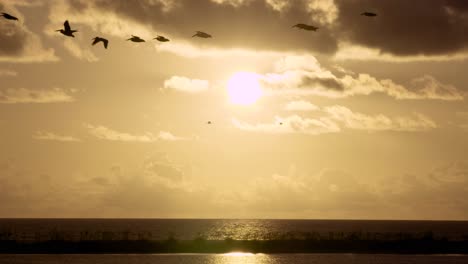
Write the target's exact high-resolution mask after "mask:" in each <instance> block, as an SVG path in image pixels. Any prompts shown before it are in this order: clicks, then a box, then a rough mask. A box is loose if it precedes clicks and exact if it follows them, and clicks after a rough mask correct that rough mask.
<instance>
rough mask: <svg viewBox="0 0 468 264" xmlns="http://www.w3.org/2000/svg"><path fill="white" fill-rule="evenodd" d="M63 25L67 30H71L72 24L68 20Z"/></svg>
mask: <svg viewBox="0 0 468 264" xmlns="http://www.w3.org/2000/svg"><path fill="white" fill-rule="evenodd" d="M63 27H64V28H65V31H71V28H70V24H69V23H68V20H66V21H65V23H63Z"/></svg>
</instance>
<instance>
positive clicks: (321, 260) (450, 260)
mask: <svg viewBox="0 0 468 264" xmlns="http://www.w3.org/2000/svg"><path fill="white" fill-rule="evenodd" d="M63 263H67V264H153V263H154V264H280V263H286V264H306V263H307V264H466V263H468V256H450V255H446V256H440V255H436V256H427V255H377V254H284V255H264V254H224V255H216V254H168V255H150V254H141V255H0V264H63Z"/></svg>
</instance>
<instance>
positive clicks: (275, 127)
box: [232, 115, 341, 135]
mask: <svg viewBox="0 0 468 264" xmlns="http://www.w3.org/2000/svg"><path fill="white" fill-rule="evenodd" d="M232 124H233V125H234V127H236V128H238V129H240V130H244V131H248V132H259V133H268V134H291V133H299V134H308V135H320V134H326V133H336V132H339V131H340V130H341V129H340V128H339V126H338V125H337V124H336V123H335V122H333V121H332V120H330V119H328V118H319V119H310V118H303V117H300V116H298V115H292V116H288V117H284V118H283V117H279V116H276V117H275V121H274V122H272V123H259V124H250V123H247V122H244V121H240V120H238V119H236V118H233V119H232Z"/></svg>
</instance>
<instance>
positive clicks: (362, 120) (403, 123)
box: [232, 106, 437, 135]
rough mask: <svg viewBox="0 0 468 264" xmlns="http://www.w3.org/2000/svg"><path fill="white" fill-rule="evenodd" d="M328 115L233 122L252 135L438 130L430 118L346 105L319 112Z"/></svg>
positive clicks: (327, 108)
mask: <svg viewBox="0 0 468 264" xmlns="http://www.w3.org/2000/svg"><path fill="white" fill-rule="evenodd" d="M316 110H317V111H319V112H321V113H324V114H325V115H324V116H321V117H319V118H313V119H312V118H305V117H301V116H298V115H292V116H288V117H285V118H283V117H278V116H277V117H275V121H274V122H273V123H258V124H251V123H248V122H244V121H240V120H238V119H236V118H233V119H232V124H233V125H234V127H236V128H238V129H240V130H244V131H250V132H261V133H270V134H290V133H300V134H309V135H320V134H325V133H337V132H340V131H342V129H343V128H347V129H353V130H364V131H368V132H378V131H406V132H418V131H427V130H430V129H434V128H436V127H437V125H436V123H435V122H434V121H433V120H431V119H430V118H428V117H426V116H424V115H422V114H419V113H414V114H413V115H412V116H409V117H406V116H404V117H393V118H391V117H388V116H386V115H383V114H377V115H366V114H362V113H355V112H353V111H351V110H350V109H349V108H346V107H344V106H330V107H325V108H324V109H323V110H319V109H316Z"/></svg>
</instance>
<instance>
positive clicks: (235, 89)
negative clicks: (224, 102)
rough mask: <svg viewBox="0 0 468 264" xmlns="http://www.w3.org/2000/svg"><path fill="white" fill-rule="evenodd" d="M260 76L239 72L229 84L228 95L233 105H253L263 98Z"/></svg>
mask: <svg viewBox="0 0 468 264" xmlns="http://www.w3.org/2000/svg"><path fill="white" fill-rule="evenodd" d="M258 79H259V78H258V75H257V74H254V73H251V72H237V73H235V74H234V75H232V77H231V78H230V79H229V81H228V83H227V93H228V96H229V100H230V101H231V103H233V104H236V105H252V104H254V103H255V102H257V100H258V99H260V97H261V96H262V94H263V92H262V88H261V87H260V82H259V80H258Z"/></svg>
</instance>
